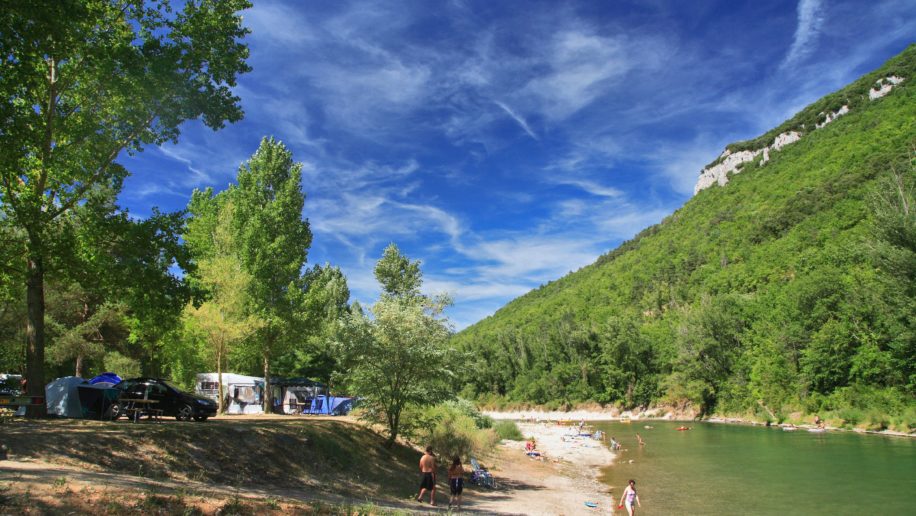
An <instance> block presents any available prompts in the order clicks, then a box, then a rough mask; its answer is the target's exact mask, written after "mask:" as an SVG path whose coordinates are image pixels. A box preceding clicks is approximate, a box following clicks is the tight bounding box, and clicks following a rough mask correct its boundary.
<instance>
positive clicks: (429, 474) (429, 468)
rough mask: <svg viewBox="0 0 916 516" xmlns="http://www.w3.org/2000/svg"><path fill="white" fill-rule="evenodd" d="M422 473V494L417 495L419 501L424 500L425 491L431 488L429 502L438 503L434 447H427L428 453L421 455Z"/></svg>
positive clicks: (431, 503)
mask: <svg viewBox="0 0 916 516" xmlns="http://www.w3.org/2000/svg"><path fill="white" fill-rule="evenodd" d="M420 473H422V474H423V479H422V480H421V481H420V494H418V495H417V501H418V502H419V501H422V499H423V493H425V492H426V491H427V490H429V504H430V505H436V456H435V455H433V447H432V446H427V447H426V454H424V455H423V456H422V457H420Z"/></svg>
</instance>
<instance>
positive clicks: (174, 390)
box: [113, 378, 216, 421]
mask: <svg viewBox="0 0 916 516" xmlns="http://www.w3.org/2000/svg"><path fill="white" fill-rule="evenodd" d="M115 388H116V389H118V390H120V391H121V395H120V397H119V399H121V400H124V399H144V400H154V401H156V402H157V403H156V405H155V408H156V409H159V410H162V415H163V416H174V417H175V419H177V420H179V421H189V420H191V418H193V419H194V421H206V420H207V418H208V417H213V416H215V415H216V402H215V401H213V400H211V399H208V398H205V397H203V396H198V395H196V394H191V393H189V392H184V391H182V390H181V389H180V388H178V387H176V386H175V385H173V384H172V383H171V382H169V381H168V380H163V379H161V378H131V379H129V380H124V381H122V382H121V383H119V384H117V385H115ZM113 412H114V415H115V417H117V416H120V415H121V414H119V413H118V410H117V409H113Z"/></svg>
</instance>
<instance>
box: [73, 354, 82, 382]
mask: <svg viewBox="0 0 916 516" xmlns="http://www.w3.org/2000/svg"><path fill="white" fill-rule="evenodd" d="M73 376H77V377H82V376H83V354H82V353H77V354H76V368H75V370H74V371H73Z"/></svg>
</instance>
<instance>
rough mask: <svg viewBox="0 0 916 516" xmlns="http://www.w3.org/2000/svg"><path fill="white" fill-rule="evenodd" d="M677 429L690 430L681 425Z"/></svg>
mask: <svg viewBox="0 0 916 516" xmlns="http://www.w3.org/2000/svg"><path fill="white" fill-rule="evenodd" d="M677 429H678V430H679V431H683V430H690V427H689V426H683V425H681V426H679V427H677Z"/></svg>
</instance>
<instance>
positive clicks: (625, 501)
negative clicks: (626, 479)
mask: <svg viewBox="0 0 916 516" xmlns="http://www.w3.org/2000/svg"><path fill="white" fill-rule="evenodd" d="M620 503H621V505H618V506H617V508H618V509H620V508H621V507H626V508H627V514H628V515H629V516H633V515H634V514H636V507H642V504H641V503H639V495H638V494H636V481H635V480H632V479H631V480H630V483H629V485H627V487H626V489H624V490H623V494H622V495H620Z"/></svg>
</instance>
